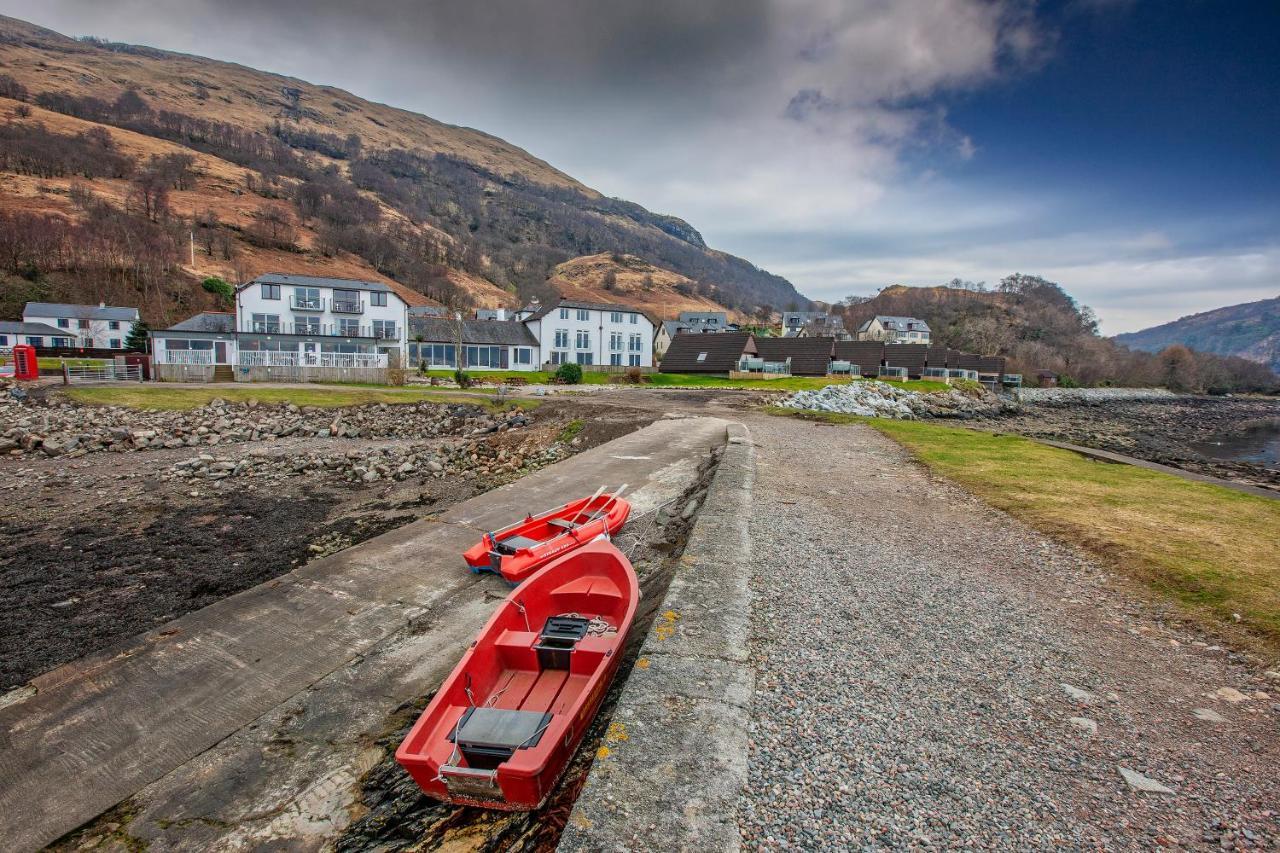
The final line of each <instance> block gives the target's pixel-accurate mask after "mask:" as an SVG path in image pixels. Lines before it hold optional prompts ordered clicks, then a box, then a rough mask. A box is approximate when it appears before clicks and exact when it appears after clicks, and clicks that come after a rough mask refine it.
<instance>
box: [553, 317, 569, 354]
mask: <svg viewBox="0 0 1280 853" xmlns="http://www.w3.org/2000/svg"><path fill="white" fill-rule="evenodd" d="M566 310H567V309H566ZM555 339H556V342H555V347H556V349H568V348H569V330H568V329H556V336H555Z"/></svg>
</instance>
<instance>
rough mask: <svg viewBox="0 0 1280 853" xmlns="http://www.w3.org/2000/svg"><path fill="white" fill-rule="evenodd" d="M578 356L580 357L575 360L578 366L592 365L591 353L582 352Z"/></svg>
mask: <svg viewBox="0 0 1280 853" xmlns="http://www.w3.org/2000/svg"><path fill="white" fill-rule="evenodd" d="M577 356H578V357H577V358H576V359H574V360H575V361H577V362H578V364H591V353H589V352H580V353H578V354H577Z"/></svg>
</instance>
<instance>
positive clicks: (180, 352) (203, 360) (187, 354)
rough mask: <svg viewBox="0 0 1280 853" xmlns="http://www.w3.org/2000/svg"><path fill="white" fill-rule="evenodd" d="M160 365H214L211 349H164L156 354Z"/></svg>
mask: <svg viewBox="0 0 1280 853" xmlns="http://www.w3.org/2000/svg"><path fill="white" fill-rule="evenodd" d="M156 362H157V363H159V364H213V350H211V349H162V350H160V351H159V352H157V353H156Z"/></svg>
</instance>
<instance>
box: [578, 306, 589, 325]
mask: <svg viewBox="0 0 1280 853" xmlns="http://www.w3.org/2000/svg"><path fill="white" fill-rule="evenodd" d="M578 319H579V320H580V321H581V322H583V323H585V322H587V321H588V320H590V319H591V312H590V311H588V310H587V309H586V308H579V309H578Z"/></svg>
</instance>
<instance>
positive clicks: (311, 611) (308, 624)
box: [0, 418, 745, 850]
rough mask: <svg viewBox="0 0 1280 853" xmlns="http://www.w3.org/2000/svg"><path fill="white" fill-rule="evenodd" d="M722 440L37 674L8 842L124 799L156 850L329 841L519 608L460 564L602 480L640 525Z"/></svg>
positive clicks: (558, 480) (433, 531)
mask: <svg viewBox="0 0 1280 853" xmlns="http://www.w3.org/2000/svg"><path fill="white" fill-rule="evenodd" d="M728 428H729V424H728V423H727V422H726V421H723V420H719V419H716V418H679V419H671V418H669V419H664V420H660V421H658V422H656V423H654V424H652V425H650V426H648V427H645V428H644V429H641V430H639V431H637V432H635V433H632V434H630V435H627V436H624V437H622V438H619V439H616V440H614V441H611V442H609V443H607V444H605V445H602V446H600V447H597V448H594V449H592V450H589V451H586V452H584V453H582V454H580V455H578V456H576V457H574V458H572V459H569V460H566V461H564V462H561V463H559V464H556V465H553V466H551V467H549V468H546V469H543V470H542V471H539V472H536V473H534V474H531V475H530V476H528V477H525V478H523V479H521V480H519V481H517V482H515V483H512V484H510V485H508V486H506V487H503V488H501V489H498V490H495V491H493V492H490V493H488V494H485V495H481V496H479V497H476V498H473V499H472V500H469V501H466V502H465V503H462V504H459V505H458V506H455V507H453V508H451V509H449V510H448V511H446V512H444V513H442V514H441V515H440V516H437V517H434V518H431V519H424V520H422V521H418V522H415V523H413V524H410V525H407V526H405V527H403V528H400V529H398V530H395V531H392V532H390V533H387V534H385V535H383V536H380V537H377V538H375V539H372V540H370V541H368V542H366V543H363V544H361V545H359V546H356V547H354V548H350V549H348V550H346V551H343V552H341V553H339V554H335V555H333V556H331V557H327V558H325V559H322V560H317V561H315V562H313V563H311V564H309V565H307V566H305V567H303V568H301V569H299V570H297V571H294V572H292V573H290V574H288V575H285V576H283V577H280V578H277V579H275V580H273V581H270V582H268V583H265V584H262V585H260V586H258V587H255V588H253V589H250V590H246V591H245V592H243V593H240V594H238V595H235V596H232V597H230V598H227V599H225V600H223V601H221V602H218V603H217V604H214V605H212V606H210V607H207V608H205V609H203V610H199V611H196V612H194V613H190V614H188V615H186V616H183V617H181V618H179V619H177V620H174V621H173V622H171V623H169V624H167V625H165V626H163V627H162V628H160V629H159V630H156V631H153V632H150V633H148V634H145V635H143V636H140V637H137V638H134V639H133V640H131V641H129V642H126V643H123V644H121V645H119V646H117V647H115V648H113V649H109V650H107V651H105V652H103V653H101V654H97V655H93V656H90V657H88V658H84V659H82V660H79V661H76V662H74V663H71V664H68V665H66V666H63V667H60V668H58V669H56V670H53V671H52V672H49V673H47V674H45V675H43V676H41V677H40V678H38V679H36V680H35V681H34V682H33V684H34V686H35V687H36V688H37V692H36V693H35V695H32V696H29V697H27V698H25V699H21V700H19V701H16V702H14V703H12V704H10V705H8V706H7V707H4V708H0V837H2V838H4V839H5V840H6V845H5V846H6V848H7V849H11V850H26V849H32V848H37V847H40V846H42V845H44V844H48V843H50V842H52V841H54V840H56V839H58V838H59V837H61V836H62V835H63V834H65V833H67V832H68V831H70V830H72V829H74V828H76V827H77V826H80V825H81V824H83V823H85V822H86V821H88V820H91V819H92V818H94V817H96V816H97V815H99V814H102V813H103V812H104V811H106V810H108V809H111V808H112V807H113V806H116V805H117V804H119V803H122V802H124V801H126V800H129V801H130V803H129V807H128V810H127V811H128V814H127V815H126V816H125V817H123V818H122V820H127V821H129V823H128V827H127V831H128V833H129V834H130V835H131V836H132V837H133V838H135V839H138V840H141V841H144V842H150V843H152V844H154V845H155V846H156V847H159V848H166V849H206V848H209V847H212V846H217V847H220V848H229V847H256V846H262V845H271V844H272V842H277V843H279V842H284V843H285V844H286V846H289V847H291V848H293V847H302V848H314V847H318V846H320V845H321V844H323V842H324V841H325V840H326V839H328V838H330V837H332V836H333V835H334V834H335V833H336V832H337V831H338V830H340V829H341V827H342V826H343V825H344V824H345V822H346V820H347V815H348V812H347V808H348V806H349V805H350V803H351V799H352V797H353V793H354V792H353V788H354V785H355V782H356V781H357V780H358V779H359V777H360V776H361V775H362V774H363V773H364V772H365V771H366V770H367V769H368V768H369V767H371V766H372V765H373V764H374V763H376V762H377V761H378V759H379V758H380V757H381V751H380V750H379V749H378V748H377V747H375V746H372V743H373V741H374V739H375V738H376V736H377V735H378V734H380V733H381V731H382V729H383V727H384V726H385V724H386V719H387V717H388V715H389V714H390V713H391V712H392V711H393V710H394V709H396V708H397V707H399V706H400V705H401V704H402V703H404V702H406V701H409V700H412V699H414V698H416V697H419V696H422V695H423V694H424V693H425V692H427V691H428V690H430V689H432V688H434V686H435V685H436V684H437V683H438V682H439V681H440V679H442V678H443V677H444V675H445V674H447V673H448V671H449V669H450V668H451V667H452V666H453V664H454V662H455V661H456V660H457V658H458V656H459V655H460V654H461V653H462V650H463V649H464V648H465V646H466V644H467V643H468V642H470V640H471V638H472V637H473V636H474V634H475V632H476V630H477V628H478V627H479V626H480V625H481V624H483V621H484V620H485V619H486V618H487V616H488V614H489V612H490V611H491V610H492V608H493V607H494V606H495V604H496V603H497V601H499V600H500V599H501V598H502V597H503V596H505V594H506V591H507V587H506V586H505V584H503V583H502V582H501V580H500V579H498V578H495V577H493V576H488V575H486V576H473V575H470V574H468V573H467V572H466V571H465V570H464V567H463V564H462V561H461V558H460V556H459V554H460V552H461V551H462V550H463V549H464V548H465V547H467V546H468V545H470V544H472V543H473V542H474V541H475V540H476V538H477V536H478V534H479V532H481V531H484V530H487V529H493V528H495V527H498V526H500V525H501V524H502V523H504V522H506V521H509V520H510V519H511V518H512V517H513V516H517V515H520V514H522V513H524V512H526V511H528V510H537V509H540V508H544V507H547V506H551V505H554V504H556V503H558V502H561V501H562V500H563V499H565V498H567V497H568V496H570V495H574V494H578V493H582V492H586V491H592V490H594V489H595V488H596V486H598V485H600V484H601V483H607V484H610V485H615V486H616V485H617V484H619V483H623V482H626V483H629V484H630V485H631V500H632V502H633V504H634V505H635V512H638V513H640V512H645V511H646V510H649V509H651V508H654V507H656V506H658V505H659V504H662V503H664V502H666V501H667V500H670V499H671V498H673V497H675V496H677V495H679V494H680V493H681V492H682V491H684V489H685V488H686V487H688V486H690V485H691V484H692V483H693V482H694V481H695V479H696V477H697V467H698V461H699V459H700V458H701V457H703V456H704V455H705V454H706V452H707V451H708V450H709V449H710V448H712V447H716V446H719V445H721V444H723V443H724V442H725V441H726V438H727V432H728ZM282 521H284V522H285V523H287V520H282ZM744 583H745V581H744ZM660 618H661V617H660ZM739 701H740V700H739ZM131 798H132V799H131Z"/></svg>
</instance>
